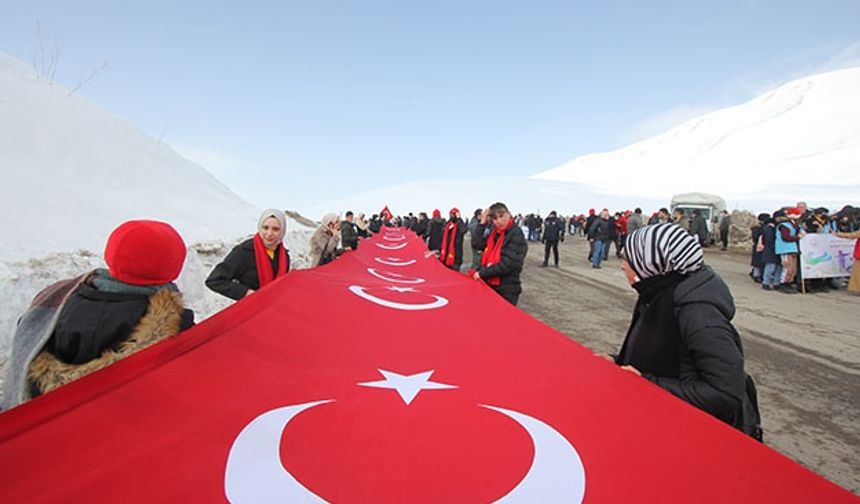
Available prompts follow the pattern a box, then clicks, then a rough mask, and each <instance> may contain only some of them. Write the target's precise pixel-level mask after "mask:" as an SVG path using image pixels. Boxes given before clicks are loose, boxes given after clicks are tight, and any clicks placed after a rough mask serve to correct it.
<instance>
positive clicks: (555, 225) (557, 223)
mask: <svg viewBox="0 0 860 504" xmlns="http://www.w3.org/2000/svg"><path fill="white" fill-rule="evenodd" d="M559 240H561V241H564V221H563V220H561V219H559V218H558V214H556V212H555V210H553V211H552V212H550V213H549V216H548V217H547V218H546V221H544V224H543V236H542V238H541V241H542V242H543V243H544V253H543V264H541V267H543V268H546V267H547V264H548V263H549V252H550V250H552V258H553V261H554V263H555V267H556V268H558V242H559Z"/></svg>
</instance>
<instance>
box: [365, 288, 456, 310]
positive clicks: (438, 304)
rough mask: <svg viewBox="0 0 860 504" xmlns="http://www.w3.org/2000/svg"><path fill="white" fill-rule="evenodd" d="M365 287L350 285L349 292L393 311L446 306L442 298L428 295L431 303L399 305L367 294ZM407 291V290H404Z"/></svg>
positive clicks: (431, 308) (445, 301)
mask: <svg viewBox="0 0 860 504" xmlns="http://www.w3.org/2000/svg"><path fill="white" fill-rule="evenodd" d="M365 289H366V287H361V286H359V285H350V286H349V291H350V292H352V293H353V294H355V295H356V296H358V297H360V298H362V299H366V300H368V301H370V302H371V303H376V304H378V305H380V306H384V307H386V308H392V309H395V310H405V311H417V310H433V309H435V308H442V307H443V306H445V305H447V304H448V300H447V299H445V298H443V297H442V296H436V295H433V294H428V295H429V296H431V297H433V299H434V300H433V301H432V302H430V303H421V304H412V303H399V302H397V301H391V300H389V299H382V298H380V297H378V296H374V295H373V294H369V293H368V292H367V291H366V290H365ZM390 289H391V290H397V289H403V290H400V291H399V292H415V291H414V290H412V288H411V287H390ZM405 289H408V290H405Z"/></svg>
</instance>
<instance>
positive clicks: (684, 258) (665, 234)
mask: <svg viewBox="0 0 860 504" xmlns="http://www.w3.org/2000/svg"><path fill="white" fill-rule="evenodd" d="M624 246H625V249H624V251H625V253H626V254H627V262H628V263H629V264H630V268H631V269H633V271H634V272H635V273H636V276H638V277H639V279H640V280H645V279H646V278H651V277H655V276H659V275H666V274H668V273H671V272H673V271H677V272H678V273H681V274H686V273H691V272H693V271H696V270H698V269H699V268H701V267H702V266H703V265H704V264H705V263H704V258H703V257H702V247H701V245H699V242H698V241H697V240H696V238H695V237H694V236H692V235H691V234H690V233H688V232H687V231H685V230H684V229H683V228H682V227H680V226H678V225H677V224H671V223H665V224H654V225H651V226H645V227H641V228H639V229H637V230H636V231H633V232H632V233H630V234H628V235H627V240H626V241H625V243H624Z"/></svg>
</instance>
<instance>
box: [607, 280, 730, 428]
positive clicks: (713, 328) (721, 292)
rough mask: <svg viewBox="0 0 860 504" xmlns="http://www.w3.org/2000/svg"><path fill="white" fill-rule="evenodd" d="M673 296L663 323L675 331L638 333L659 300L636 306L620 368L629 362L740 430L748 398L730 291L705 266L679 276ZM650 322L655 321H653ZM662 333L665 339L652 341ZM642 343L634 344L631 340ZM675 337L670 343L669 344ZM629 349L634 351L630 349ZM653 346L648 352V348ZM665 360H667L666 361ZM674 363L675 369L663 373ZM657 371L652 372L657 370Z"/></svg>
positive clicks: (643, 373) (656, 306)
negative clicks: (666, 351)
mask: <svg viewBox="0 0 860 504" xmlns="http://www.w3.org/2000/svg"><path fill="white" fill-rule="evenodd" d="M665 291H666V292H667V293H672V300H671V307H672V311H674V316H673V314H672V313H671V311H670V312H668V314H667V316H666V317H663V318H661V320H664V321H668V324H672V323H673V321H674V323H675V324H676V325H675V326H674V327H662V328H660V327H657V328H656V329H657V330H656V331H654V330H653V329H654V328H652V339H651V340H650V341H649V342H646V341H645V340H646V337H645V336H643V335H641V334H637V332H638V331H643V332H644V331H645V329H641V327H642V324H639V325H637V321H639V320H642V321H646V320H648V317H649V316H651V315H653V313H652V312H653V311H654V310H657V309H659V307H660V306H664V307H666V306H669V305H667V304H666V303H665V302H661V301H660V299H659V296H657V297H654V298H653V299H652V302H651V303H644V304H643V303H641V302H640V303H637V312H636V313H635V314H634V317H633V321H632V322H631V330H630V332H629V333H628V335H627V338H626V339H625V342H624V345H623V346H622V353H621V355H620V356H619V358H618V362H619V364H631V365H633V366H634V367H636V368H637V369H639V370H640V371H641V372H642V376H643V377H644V378H646V379H648V380H650V381H652V382H654V383H656V384H657V385H659V386H660V387H662V388H663V389H665V390H667V391H669V392H671V393H672V394H674V395H676V396H678V397H680V398H681V399H683V400H685V401H687V402H688V403H690V404H692V405H693V406H696V407H697V408H699V409H701V410H704V411H706V412H708V413H710V414H711V415H713V416H715V417H717V418H719V419H720V420H722V421H724V422H726V423H728V424H730V425H732V426H734V427H738V428H740V427H741V424H742V421H743V406H742V405H743V402H744V399H745V397H746V389H745V379H746V374H745V373H744V357H743V347H742V345H741V341H740V336H739V335H738V333H737V331H736V330H735V328H734V326H733V325H732V323H731V319H732V318H733V317H734V315H735V305H734V301H733V299H732V295H731V293H730V292H729V288H728V287H727V286H726V284H725V283H724V282H723V280H722V278H720V276H719V275H717V274H716V273H715V272H714V270H713V269H711V268H710V267H709V266H705V267H703V268H702V269H701V270H699V271H696V272H695V273H691V274H690V275H688V276H687V277H686V278H683V279H682V280H681V281H680V282H679V283H677V285H675V286H674V290H672V289H666V290H665ZM652 320H654V319H652ZM653 334H661V335H663V337H662V338H663V340H662V341H660V340H659V339H660V338H659V337H653ZM637 337H639V338H640V339H639V340H638V343H637V344H636V345H632V344H631V343H630V342H631V341H633V340H636V339H637ZM669 339H674V341H667V340H669ZM628 345H631V346H632V348H628ZM648 347H651V348H648ZM653 347H660V348H663V349H670V348H673V349H676V351H677V356H660V355H659V354H658V353H655V352H653V351H652V350H653ZM665 357H670V359H666V358H665ZM668 362H673V363H674V366H677V371H676V372H675V370H667V368H666V363H668ZM661 366H662V371H660V372H658V373H654V372H652V370H653V369H657V368H660V367H661Z"/></svg>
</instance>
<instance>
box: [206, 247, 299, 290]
mask: <svg viewBox="0 0 860 504" xmlns="http://www.w3.org/2000/svg"><path fill="white" fill-rule="evenodd" d="M278 246H279V247H283V246H284V245H283V244H280V245H278ZM278 255H279V253H278V251H275V257H274V258H273V259H271V261H270V262H271V264H272V272H273V273H275V272H277V271H278ZM286 256H287V268H286V271H290V253H289V252H286ZM206 287H209V288H210V289H212V290H213V291H215V292H217V293H218V294H221V295H224V296H227V297H228V298H230V299H236V300H239V299H242V298H243V297H245V294H247V293H248V289H253V290H257V289H259V288H260V278H259V275H257V259H256V257H255V255H254V239H253V238H249V239H247V240H245V241H243V242H242V243H240V244H238V245H236V246H235V247H233V250H231V251H230V253H229V254H227V257H225V258H224V260H223V261H221V263H220V264H218V265H217V266H215V269H213V270H212V273H209V277H208V278H206Z"/></svg>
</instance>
